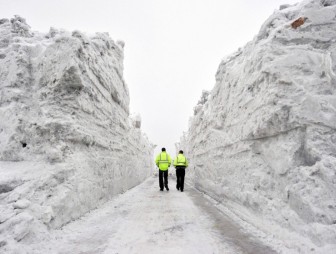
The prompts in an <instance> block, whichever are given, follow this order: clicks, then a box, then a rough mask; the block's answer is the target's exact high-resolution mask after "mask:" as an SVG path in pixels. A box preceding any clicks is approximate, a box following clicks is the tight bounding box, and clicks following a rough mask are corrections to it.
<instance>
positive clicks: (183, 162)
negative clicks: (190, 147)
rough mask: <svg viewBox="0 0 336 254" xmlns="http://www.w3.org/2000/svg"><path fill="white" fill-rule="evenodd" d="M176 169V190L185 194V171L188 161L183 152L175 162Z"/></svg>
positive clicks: (180, 152)
mask: <svg viewBox="0 0 336 254" xmlns="http://www.w3.org/2000/svg"><path fill="white" fill-rule="evenodd" d="M174 167H175V168H176V189H177V190H181V192H183V189H184V176H185V169H186V167H188V160H187V158H186V157H185V156H184V155H183V151H182V150H180V151H179V154H178V155H177V156H176V158H175V160H174Z"/></svg>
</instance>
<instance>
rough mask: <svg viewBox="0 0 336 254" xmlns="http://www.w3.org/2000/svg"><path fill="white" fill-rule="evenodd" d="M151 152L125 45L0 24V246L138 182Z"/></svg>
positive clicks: (101, 37)
mask: <svg viewBox="0 0 336 254" xmlns="http://www.w3.org/2000/svg"><path fill="white" fill-rule="evenodd" d="M152 157H153V149H152V145H151V144H150V142H149V141H148V139H147V138H145V136H144V135H143V134H142V132H141V130H140V123H139V122H137V121H135V124H134V120H132V119H131V118H129V92H128V88H127V86H126V84H125V82H124V79H123V43H122V42H117V43H115V42H114V41H112V40H111V39H110V38H109V36H108V34H104V33H97V34H96V35H94V36H93V37H87V36H86V35H84V34H82V33H80V32H78V31H74V32H72V33H69V32H66V31H62V30H56V29H54V28H51V29H50V32H49V33H48V34H40V33H37V32H33V31H31V29H30V27H29V26H28V25H27V24H26V22H25V20H24V19H23V18H21V17H18V16H16V17H15V18H13V19H11V20H8V19H1V20H0V202H1V203H0V205H1V206H0V234H1V235H0V252H2V251H1V248H10V247H9V246H11V245H12V246H15V242H21V243H22V242H23V243H25V242H26V243H28V242H30V241H33V240H32V239H34V236H36V235H41V234H40V233H43V232H44V233H45V232H47V231H46V230H47V228H59V227H61V226H62V225H64V224H66V223H68V222H70V221H71V220H74V219H77V218H78V217H80V216H81V215H83V214H84V213H86V212H88V211H90V210H91V209H93V208H95V207H97V206H98V205H99V204H101V203H103V202H106V201H107V200H109V199H110V198H111V197H112V196H114V195H116V194H117V193H121V192H123V191H125V190H127V189H129V188H131V187H133V186H135V185H137V184H139V183H140V182H142V181H143V180H144V179H145V178H147V177H148V176H149V175H150V173H151V172H152V168H151V167H152ZM45 236H47V234H46V235H45ZM6 246H7V247H6Z"/></svg>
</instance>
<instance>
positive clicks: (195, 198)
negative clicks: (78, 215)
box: [48, 177, 274, 254]
mask: <svg viewBox="0 0 336 254" xmlns="http://www.w3.org/2000/svg"><path fill="white" fill-rule="evenodd" d="M169 180H170V191H169V192H167V191H164V192H160V191H159V186H158V179H157V177H151V178H149V179H148V180H146V181H145V182H144V183H142V184H141V185H139V186H137V187H135V188H133V189H131V190H129V191H127V192H126V193H124V194H122V195H119V196H118V197H116V198H115V199H113V200H112V201H110V202H108V203H107V204H105V205H104V206H103V207H101V208H99V209H96V210H95V211H93V212H91V213H90V214H87V215H86V216H84V217H83V218H82V219H80V220H78V221H75V222H72V223H70V224H68V225H67V226H65V227H64V228H63V229H62V230H59V231H56V232H55V234H56V235H55V237H56V239H57V240H56V242H55V243H53V244H51V245H49V244H48V245H49V246H52V247H51V249H49V251H50V252H55V253H72V254H74V253H108V254H117V253H118V254H121V253H127V254H130V253H174V254H177V253H183V254H187V253H192V254H196V253H202V254H206V253H258V254H261V253H267V254H268V253H274V251H272V250H271V249H269V248H268V247H266V246H263V245H262V244H261V243H259V242H258V241H257V240H256V239H254V238H253V237H251V236H249V235H246V234H245V233H243V232H242V230H241V229H240V228H239V226H237V225H235V224H234V223H233V222H231V221H230V219H229V218H228V217H226V216H225V215H224V214H222V213H221V212H220V211H219V210H217V208H216V207H215V206H214V204H213V203H212V202H211V201H209V200H208V199H206V198H204V196H203V195H202V194H201V193H200V192H198V191H196V190H194V189H191V188H190V187H189V186H186V188H185V191H184V192H179V191H177V190H176V189H175V188H173V187H174V186H175V181H174V179H171V178H170V179H169Z"/></svg>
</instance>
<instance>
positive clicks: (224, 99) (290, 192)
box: [179, 0, 336, 253]
mask: <svg viewBox="0 0 336 254" xmlns="http://www.w3.org/2000/svg"><path fill="white" fill-rule="evenodd" d="M280 9H281V10H278V11H275V13H274V14H273V15H272V16H271V17H270V18H269V19H268V20H267V21H266V22H265V23H264V24H263V26H262V28H261V30H260V32H259V34H258V35H257V36H256V37H255V38H254V40H253V41H252V42H250V43H248V44H247V45H246V46H245V47H244V48H243V49H240V50H238V51H237V52H236V53H234V54H233V55H231V56H229V57H227V58H225V59H224V60H223V61H222V62H221V64H220V66H219V68H218V71H217V74H216V85H215V87H214V88H213V90H212V91H211V93H210V95H207V94H206V93H203V95H202V99H201V101H200V103H199V104H198V105H197V106H196V107H195V115H194V117H193V118H192V119H191V121H190V127H189V130H188V133H187V134H185V135H184V136H183V137H182V138H181V141H180V144H179V147H181V148H183V149H184V150H185V151H186V154H187V156H188V157H189V158H190V162H191V163H190V167H189V176H188V177H189V178H192V181H193V183H194V184H195V186H196V187H197V188H199V189H201V190H203V191H205V192H207V193H208V194H209V195H211V196H213V197H214V198H216V199H217V200H219V201H221V202H224V203H225V204H226V206H227V207H230V208H232V209H233V210H235V211H236V212H237V211H240V216H241V217H244V219H245V220H248V221H250V222H251V223H253V224H255V225H257V226H258V227H259V228H261V229H263V230H264V231H265V232H267V233H268V235H276V237H278V238H281V239H283V240H284V242H285V243H286V246H287V247H288V248H292V249H293V250H294V252H296V251H298V252H303V253H307V252H310V251H312V252H313V251H314V250H317V249H318V250H321V251H322V250H323V253H328V252H330V253H332V252H333V251H334V250H335V244H336V74H335V73H336V1H335V0H333V1H322V0H321V1H315V0H314V1H312V0H309V1H304V2H302V3H301V4H297V5H295V6H288V5H286V6H281V8H280ZM300 17H302V19H301V20H303V21H304V22H303V24H302V25H301V26H298V27H297V28H296V29H294V28H293V27H292V26H291V24H292V23H293V22H294V21H295V20H297V19H298V18H300ZM243 211H244V212H243ZM237 213H238V212H237ZM264 223H265V224H264ZM263 225H265V226H263ZM271 225H273V226H271ZM300 239H301V240H302V241H303V242H304V241H305V240H307V239H308V240H309V241H310V242H311V243H309V241H308V242H307V243H306V244H304V245H300V243H302V241H300ZM319 253H322V252H319Z"/></svg>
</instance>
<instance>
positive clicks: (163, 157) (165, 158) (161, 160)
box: [155, 152, 171, 171]
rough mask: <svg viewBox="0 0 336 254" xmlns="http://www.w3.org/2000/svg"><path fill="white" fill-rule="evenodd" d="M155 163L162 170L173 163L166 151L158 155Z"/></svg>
mask: <svg viewBox="0 0 336 254" xmlns="http://www.w3.org/2000/svg"><path fill="white" fill-rule="evenodd" d="M155 164H156V166H158V167H159V169H160V170H162V171H166V170H168V168H169V167H170V164H171V158H170V156H169V154H168V153H166V152H161V153H160V154H159V155H158V156H156V160H155Z"/></svg>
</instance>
